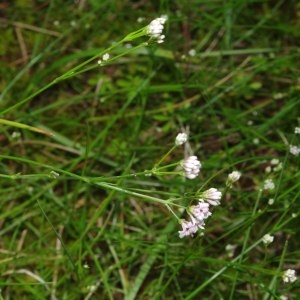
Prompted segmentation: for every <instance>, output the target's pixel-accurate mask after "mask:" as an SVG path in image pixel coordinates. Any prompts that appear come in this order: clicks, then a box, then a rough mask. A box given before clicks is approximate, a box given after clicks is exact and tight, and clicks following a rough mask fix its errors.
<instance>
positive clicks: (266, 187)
mask: <svg viewBox="0 0 300 300" xmlns="http://www.w3.org/2000/svg"><path fill="white" fill-rule="evenodd" d="M274 189H275V184H274V182H273V180H272V179H266V180H265V181H264V190H274Z"/></svg>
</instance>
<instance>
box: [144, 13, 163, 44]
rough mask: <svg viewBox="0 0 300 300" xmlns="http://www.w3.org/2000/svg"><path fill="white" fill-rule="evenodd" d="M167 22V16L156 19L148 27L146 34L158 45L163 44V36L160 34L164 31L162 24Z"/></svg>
mask: <svg viewBox="0 0 300 300" xmlns="http://www.w3.org/2000/svg"><path fill="white" fill-rule="evenodd" d="M166 21H167V16H161V17H160V18H156V19H154V20H153V21H151V23H150V24H149V25H148V28H147V34H148V35H149V36H150V37H151V39H154V40H156V42H157V43H158V44H160V43H163V42H164V39H165V35H163V34H162V32H163V30H164V24H165V23H166Z"/></svg>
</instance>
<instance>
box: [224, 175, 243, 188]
mask: <svg viewBox="0 0 300 300" xmlns="http://www.w3.org/2000/svg"><path fill="white" fill-rule="evenodd" d="M241 176H242V173H241V172H239V171H233V172H232V173H230V174H229V175H228V178H227V181H226V185H227V186H228V187H231V186H232V184H233V183H234V182H236V181H238V180H239V179H240V178H241Z"/></svg>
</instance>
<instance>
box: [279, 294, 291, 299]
mask: <svg viewBox="0 0 300 300" xmlns="http://www.w3.org/2000/svg"><path fill="white" fill-rule="evenodd" d="M279 299H280V300H289V298H288V297H287V296H284V295H281V296H280V297H279Z"/></svg>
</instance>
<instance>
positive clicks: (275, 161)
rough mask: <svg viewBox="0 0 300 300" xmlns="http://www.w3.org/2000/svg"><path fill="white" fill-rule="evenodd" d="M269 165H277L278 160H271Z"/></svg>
mask: <svg viewBox="0 0 300 300" xmlns="http://www.w3.org/2000/svg"><path fill="white" fill-rule="evenodd" d="M270 163H271V165H278V164H279V159H277V158H273V159H271V161H270Z"/></svg>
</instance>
